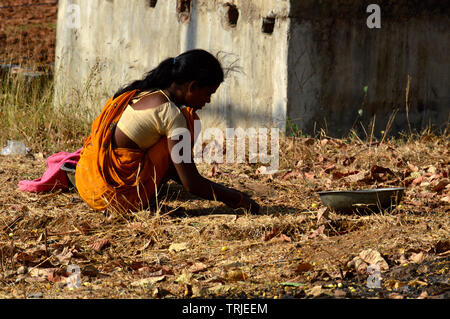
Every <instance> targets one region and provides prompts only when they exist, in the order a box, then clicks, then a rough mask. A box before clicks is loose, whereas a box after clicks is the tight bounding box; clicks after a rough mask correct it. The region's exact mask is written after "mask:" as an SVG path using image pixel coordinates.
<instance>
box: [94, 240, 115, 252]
mask: <svg viewBox="0 0 450 319" xmlns="http://www.w3.org/2000/svg"><path fill="white" fill-rule="evenodd" d="M110 244H111V242H110V241H109V239H100V240H97V241H96V242H94V243H93V244H92V245H90V246H89V247H90V248H91V249H93V250H95V251H96V252H100V251H101V250H102V249H103V248H106V247H108V246H109V245H110Z"/></svg>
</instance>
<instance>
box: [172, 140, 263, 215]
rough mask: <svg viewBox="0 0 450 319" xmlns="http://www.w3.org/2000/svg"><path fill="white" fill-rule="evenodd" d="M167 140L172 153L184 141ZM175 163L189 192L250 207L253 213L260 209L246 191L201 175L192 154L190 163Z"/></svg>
mask: <svg viewBox="0 0 450 319" xmlns="http://www.w3.org/2000/svg"><path fill="white" fill-rule="evenodd" d="M167 142H168V146H169V152H170V153H171V152H172V148H173V147H174V146H175V145H176V144H177V143H181V142H182V141H175V140H172V139H170V138H169V139H168V140H167ZM173 164H174V167H175V170H176V172H177V174H178V176H179V178H180V180H181V183H182V184H183V187H184V188H185V189H186V190H187V191H188V192H190V193H192V194H194V195H197V196H199V197H201V198H204V199H209V200H217V201H221V202H223V203H225V204H226V205H228V206H230V207H232V208H238V207H243V208H246V209H249V210H250V211H251V212H252V213H256V212H258V211H259V205H258V204H257V203H256V202H255V201H253V200H252V199H251V198H250V197H248V196H247V195H245V194H244V193H242V192H239V191H237V190H235V189H232V188H228V187H225V186H223V185H220V184H218V183H215V182H213V181H210V180H208V179H207V178H204V177H203V176H201V175H200V173H199V172H198V170H197V167H196V165H195V163H194V160H193V158H192V156H191V160H190V163H183V162H181V163H179V164H177V163H173Z"/></svg>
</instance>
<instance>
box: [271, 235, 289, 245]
mask: <svg viewBox="0 0 450 319" xmlns="http://www.w3.org/2000/svg"><path fill="white" fill-rule="evenodd" d="M291 241H292V239H291V238H290V237H289V236H286V235H285V234H279V235H278V236H276V237H273V238H272V239H271V240H270V242H273V243H283V242H291Z"/></svg>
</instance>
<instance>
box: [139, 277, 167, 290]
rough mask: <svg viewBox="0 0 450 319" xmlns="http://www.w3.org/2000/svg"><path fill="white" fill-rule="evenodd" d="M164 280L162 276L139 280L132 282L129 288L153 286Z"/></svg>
mask: <svg viewBox="0 0 450 319" xmlns="http://www.w3.org/2000/svg"><path fill="white" fill-rule="evenodd" d="M165 278H166V276H165V275H162V276H157V277H149V278H144V279H139V280H136V281H133V282H132V283H131V286H133V287H145V286H149V285H154V284H156V283H157V282H160V281H163V280H164V279H165Z"/></svg>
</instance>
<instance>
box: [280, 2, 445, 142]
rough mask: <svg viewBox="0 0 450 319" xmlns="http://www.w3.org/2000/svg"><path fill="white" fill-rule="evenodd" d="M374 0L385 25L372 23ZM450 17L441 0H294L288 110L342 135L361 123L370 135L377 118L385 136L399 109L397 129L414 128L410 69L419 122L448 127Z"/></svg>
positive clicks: (308, 125) (296, 119) (308, 124)
mask: <svg viewBox="0 0 450 319" xmlns="http://www.w3.org/2000/svg"><path fill="white" fill-rule="evenodd" d="M370 3H379V4H380V7H381V28H380V29H369V28H368V27H367V25H366V20H367V17H368V16H369V15H370V13H367V12H366V8H367V5H368V4H370ZM448 16H449V10H448V8H446V6H445V4H444V3H442V2H439V1H394V2H392V1H390V2H387V1H361V2H359V1H358V2H357V3H355V1H350V0H341V1H332V0H326V1H321V2H320V3H318V2H317V1H313V0H306V1H293V2H292V8H291V29H290V41H289V45H290V46H289V58H288V64H289V81H288V83H289V89H288V106H287V108H288V111H287V116H288V117H289V118H290V119H291V122H292V123H295V124H297V125H298V127H299V128H300V129H303V130H304V131H306V132H309V133H312V132H314V131H316V132H317V131H318V130H319V129H320V128H324V129H325V131H327V132H328V134H330V135H337V136H340V135H344V134H346V133H348V132H349V130H350V129H351V128H352V127H353V126H354V127H355V128H357V129H358V130H359V131H360V132H361V133H364V130H363V129H362V128H361V125H360V123H359V122H360V121H362V123H363V125H364V126H365V129H366V131H367V132H368V133H370V130H369V126H370V125H369V124H370V122H371V121H372V120H373V119H375V129H374V133H375V134H376V135H378V136H380V134H381V133H380V132H381V131H384V130H385V129H386V126H387V124H388V121H389V117H390V116H391V115H393V114H394V113H395V110H396V109H397V113H396V115H395V118H394V121H393V122H392V126H391V132H392V133H395V132H398V131H400V130H405V129H406V130H409V128H408V119H407V117H406V99H405V96H406V88H407V83H408V75H409V76H410V88H409V95H408V96H409V101H408V106H409V108H408V110H409V122H410V125H411V128H412V129H417V130H421V129H423V128H425V127H426V126H427V125H428V124H429V123H434V124H435V128H438V127H441V128H442V127H443V126H445V125H448V120H449V110H450V90H449V83H450V54H449V52H450V45H449V44H450V43H449V33H448V30H450V25H449V21H450V20H449V18H448ZM365 86H368V90H367V94H365V93H364V91H363V88H364V87H365ZM359 109H362V110H363V115H362V117H359V115H358V110H359ZM355 121H356V122H355ZM363 136H364V135H363Z"/></svg>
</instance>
